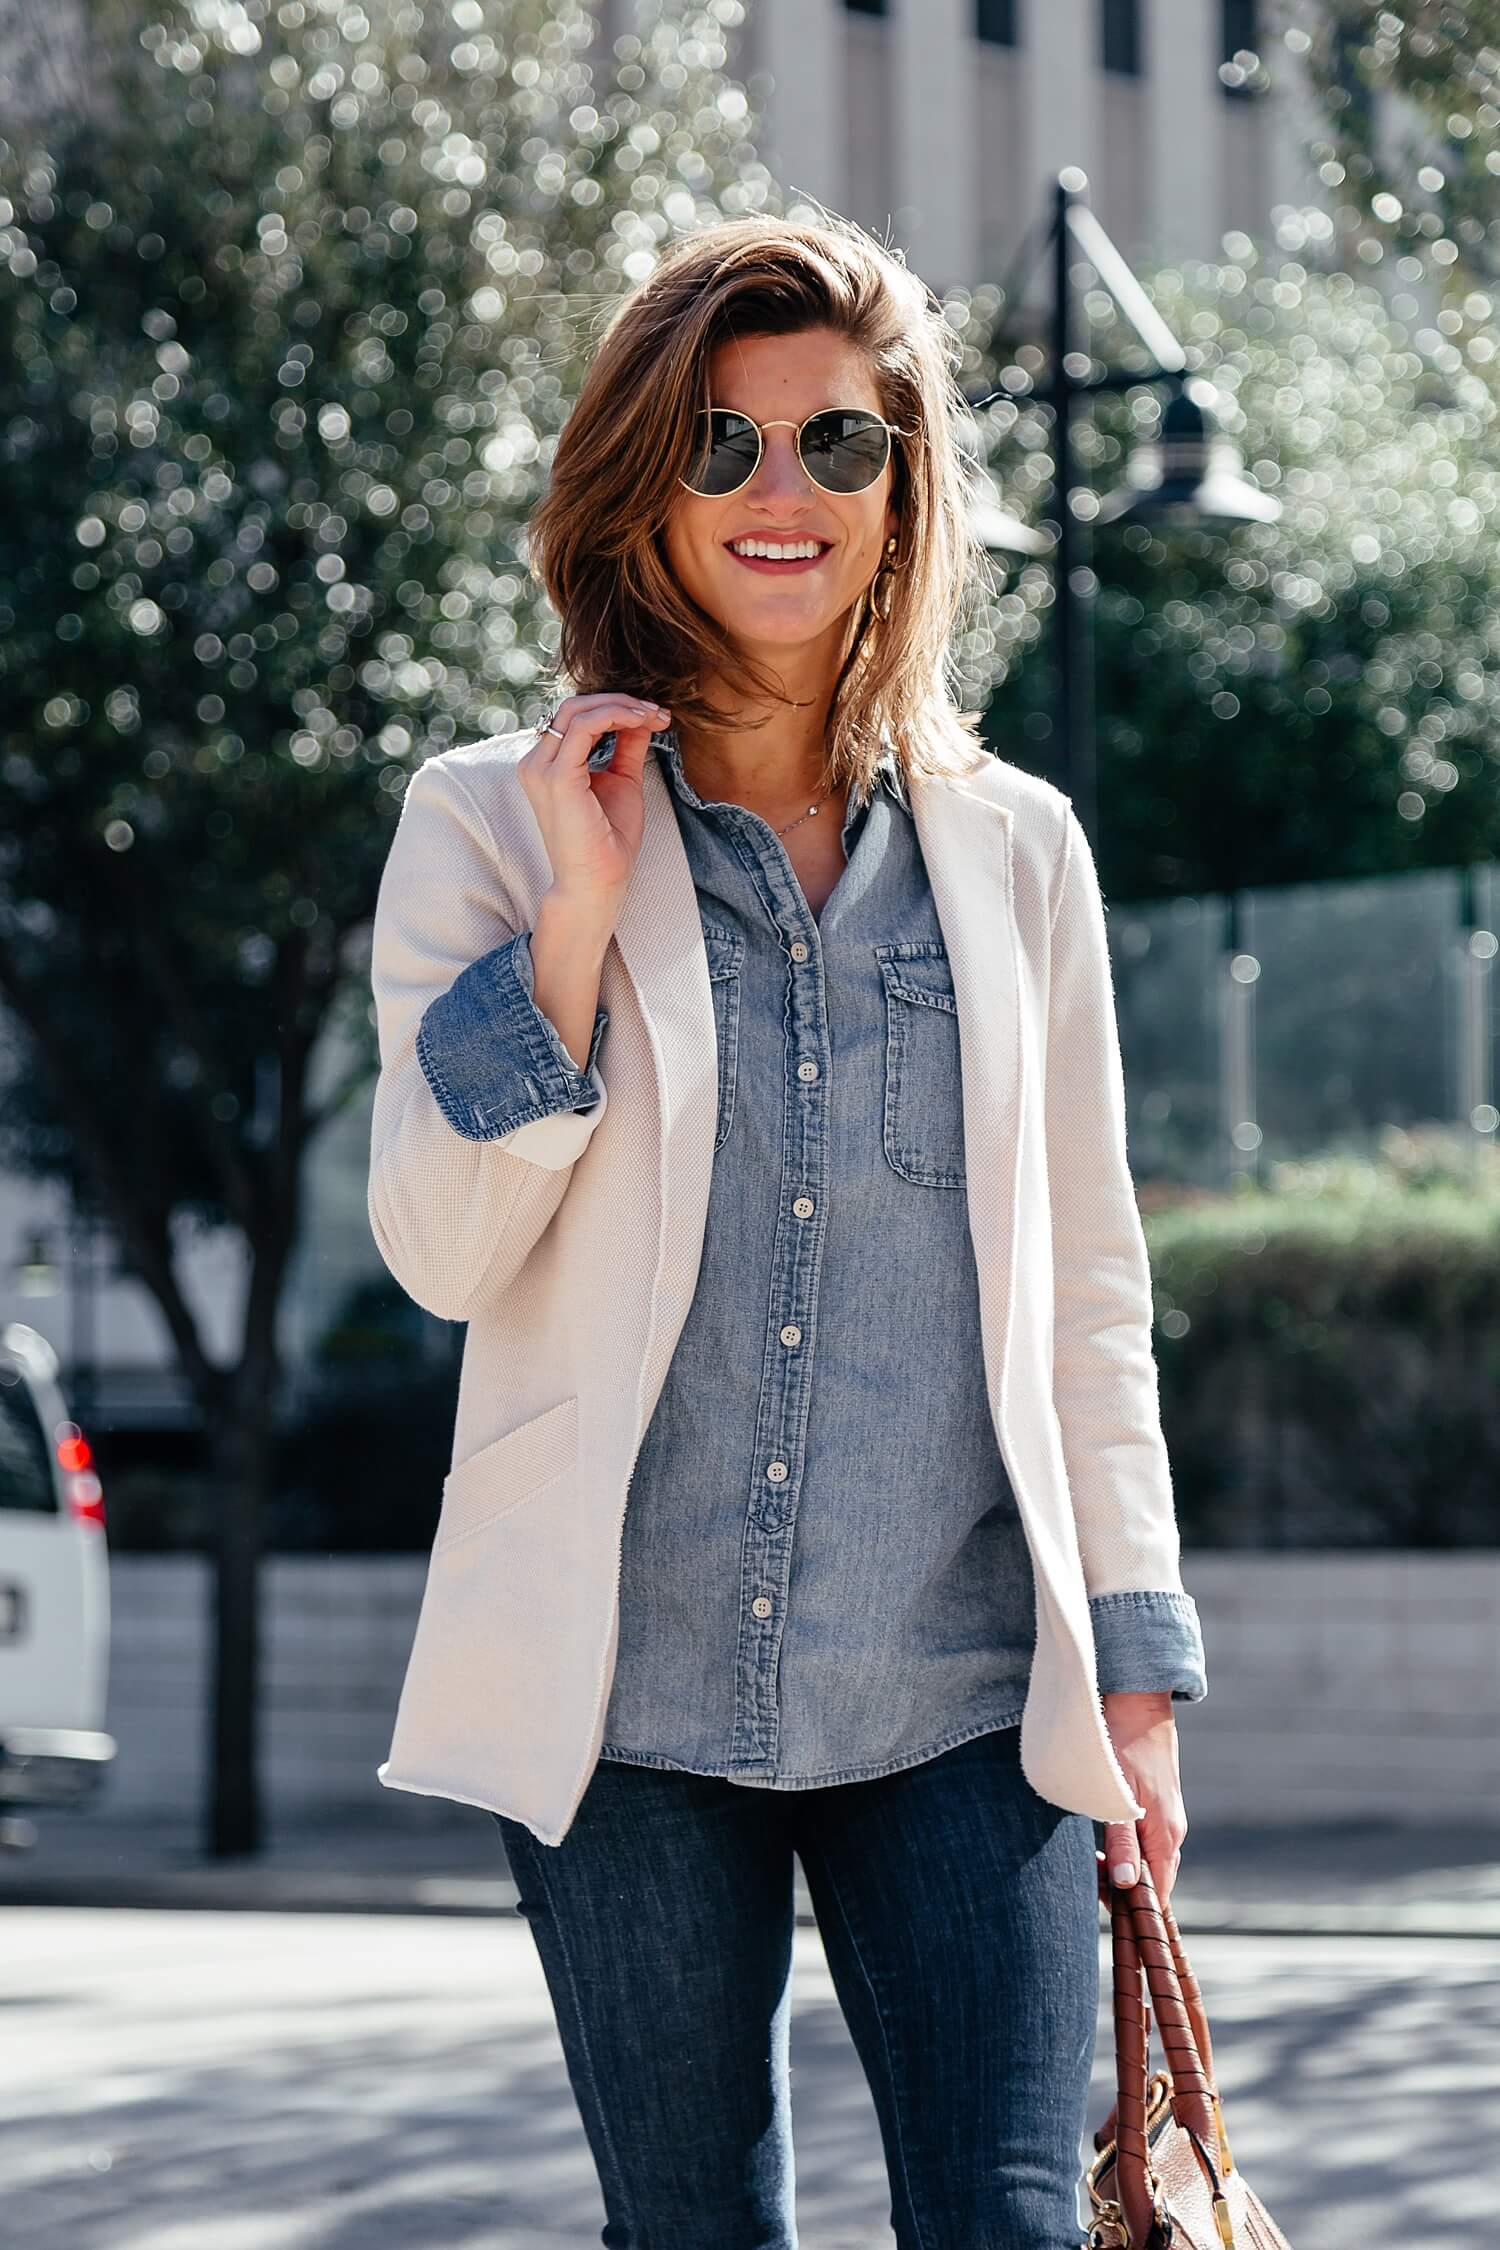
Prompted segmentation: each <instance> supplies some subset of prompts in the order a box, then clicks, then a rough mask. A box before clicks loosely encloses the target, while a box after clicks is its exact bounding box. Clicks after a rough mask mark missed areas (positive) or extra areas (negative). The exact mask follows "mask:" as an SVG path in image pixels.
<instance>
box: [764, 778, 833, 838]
mask: <svg viewBox="0 0 1500 2250" xmlns="http://www.w3.org/2000/svg"><path fill="white" fill-rule="evenodd" d="M832 795H833V791H832V790H831V789H827V790H825V791H824V793H823V795H822V796H821V797H820V798H819V799H818V801H817V803H816V804H815V805H809V806H808V808H807V810H806V812H805V813H799V814H798V815H797V818H796V819H795V820H789V821H788V822H787V824H786V826H785V828H777V829H775V830H774V831H773V833H774V834H775V835H777V836H790V834H791V833H792V830H793V829H794V828H800V827H801V826H802V823H803V821H804V820H811V819H812V817H813V815H814V813H820V812H821V811H822V810H823V807H824V806H825V805H826V804H827V802H828V800H829V798H830V797H831V796H832Z"/></svg>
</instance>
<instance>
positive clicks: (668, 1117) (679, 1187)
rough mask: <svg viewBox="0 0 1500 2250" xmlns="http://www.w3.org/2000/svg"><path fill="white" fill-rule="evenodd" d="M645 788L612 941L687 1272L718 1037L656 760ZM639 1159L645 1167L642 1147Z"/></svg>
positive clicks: (692, 1266)
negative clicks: (642, 1029) (624, 977)
mask: <svg viewBox="0 0 1500 2250" xmlns="http://www.w3.org/2000/svg"><path fill="white" fill-rule="evenodd" d="M642 789H643V792H644V797H645V828H644V831H643V833H642V836H641V848H640V851H639V853H638V855H637V858H636V864H635V867H634V869H633V870H632V872H631V878H630V883H629V886H628V888H627V890H626V893H625V900H624V904H623V905H622V907H621V909H620V916H619V919H618V921H617V922H616V924H615V931H614V943H615V945H616V946H617V947H618V948H619V952H620V956H621V958H622V960H623V962H624V964H625V968H626V970H627V972H628V974H629V977H630V981H631V983H632V985H633V986H634V988H635V994H636V998H637V1000H638V1001H639V1003H640V1009H641V1015H642V1018H643V1020H644V1022H645V1026H646V1033H647V1036H648V1038H649V1039H650V1042H651V1059H652V1065H653V1069H654V1071H655V1076H656V1096H657V1102H658V1105H659V1113H660V1121H661V1172H660V1182H661V1196H662V1227H663V1230H664V1232H663V1242H664V1246H665V1247H666V1249H667V1251H668V1256H669V1258H670V1259H671V1261H672V1264H673V1268H674V1270H675V1269H676V1263H677V1260H678V1259H685V1260H686V1261H687V1265H686V1269H685V1270H688V1271H691V1272H694V1273H695V1272H696V1270H697V1264H698V1258H699V1255H700V1253H701V1249H702V1243H703V1229H704V1225H705V1223H706V1221H707V1217H708V1190H709V1182H710V1179H711V1176H712V1172H713V1154H714V1129H715V1126H716V1124H717V1122H718V1105H719V1059H718V1058H719V1045H718V1033H717V1031H716V1029H715V1026H714V1003H713V991H712V988H711V986H710V984H709V980H708V954H707V952H706V950H705V948H704V943H703V925H702V923H701V921H700V920H699V917H698V894H697V891H696V889H695V887H694V884H693V872H692V869H691V867H690V866H689V864H688V856H687V852H686V850H685V848H684V846H683V841H682V832H681V830H680V829H679V828H678V825H677V814H676V810H675V808H674V806H673V803H672V792H671V784H670V783H669V782H668V780H667V777H666V775H665V774H664V773H663V772H662V770H661V762H660V760H659V759H658V758H657V757H656V756H655V755H654V753H653V754H652V755H650V756H648V757H647V759H646V767H645V772H644V774H643V775H642ZM641 1156H642V1162H643V1165H644V1164H645V1162H646V1161H647V1157H648V1150H647V1148H646V1147H644V1146H643V1147H642V1151H641ZM668 1232H670V1236H671V1240H670V1242H668V1241H667V1234H668ZM689 1295H691V1290H689ZM683 1309H684V1311H685V1310H686V1307H685V1306H684V1308H683Z"/></svg>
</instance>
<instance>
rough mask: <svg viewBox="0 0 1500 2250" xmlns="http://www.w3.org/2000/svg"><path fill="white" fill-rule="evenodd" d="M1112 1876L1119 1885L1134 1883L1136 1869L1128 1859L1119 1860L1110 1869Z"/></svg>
mask: <svg viewBox="0 0 1500 2250" xmlns="http://www.w3.org/2000/svg"><path fill="white" fill-rule="evenodd" d="M1110 1874H1111V1875H1112V1876H1113V1877H1114V1879H1115V1881H1116V1882H1117V1883H1133V1882H1134V1881H1135V1869H1134V1868H1133V1867H1132V1866H1131V1864H1130V1862H1129V1860H1128V1859H1121V1860H1117V1861H1116V1862H1115V1864H1114V1866H1113V1867H1112V1868H1111V1869H1110Z"/></svg>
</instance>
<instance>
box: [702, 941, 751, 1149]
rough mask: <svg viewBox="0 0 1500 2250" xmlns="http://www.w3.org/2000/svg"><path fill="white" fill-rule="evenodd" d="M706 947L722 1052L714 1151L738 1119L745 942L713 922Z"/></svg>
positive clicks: (710, 988)
mask: <svg viewBox="0 0 1500 2250" xmlns="http://www.w3.org/2000/svg"><path fill="white" fill-rule="evenodd" d="M703 945H704V950H705V952H706V953H707V955H708V984H709V990H710V992H711V993H712V994H713V1003H714V1036H715V1039H716V1041H717V1043H718V1049H719V1121H718V1125H717V1127H716V1128H715V1131H714V1149H715V1151H716V1152H717V1151H718V1150H719V1149H721V1148H722V1147H723V1145H724V1139H725V1135H726V1134H727V1133H728V1131H729V1127H730V1124H731V1123H732V1121H733V1118H734V1088H735V1079H736V1076H737V1074H738V1070H739V1051H740V971H741V969H742V967H743V966H744V959H745V941H744V939H743V938H742V937H740V936H739V935H738V934H737V932H735V931H734V930H724V929H720V928H718V927H717V925H716V924H714V923H712V922H705V923H704V925H703Z"/></svg>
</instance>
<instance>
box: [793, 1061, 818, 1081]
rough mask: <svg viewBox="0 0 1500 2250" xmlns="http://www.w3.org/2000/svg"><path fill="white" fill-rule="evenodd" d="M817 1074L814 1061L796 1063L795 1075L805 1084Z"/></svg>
mask: <svg viewBox="0 0 1500 2250" xmlns="http://www.w3.org/2000/svg"><path fill="white" fill-rule="evenodd" d="M817 1075H818V1066H817V1064H816V1063H815V1062H805V1063H798V1065H797V1076H798V1077H799V1078H800V1079H802V1080H803V1081H804V1082H806V1083H807V1084H811V1082H812V1080H813V1079H814V1078H816V1077H817Z"/></svg>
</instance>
